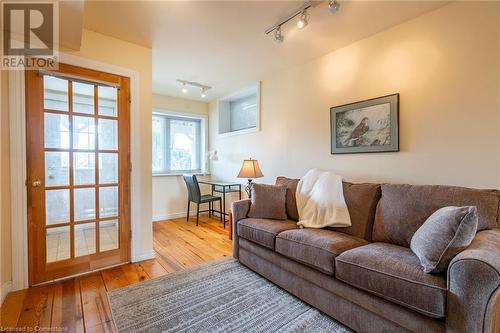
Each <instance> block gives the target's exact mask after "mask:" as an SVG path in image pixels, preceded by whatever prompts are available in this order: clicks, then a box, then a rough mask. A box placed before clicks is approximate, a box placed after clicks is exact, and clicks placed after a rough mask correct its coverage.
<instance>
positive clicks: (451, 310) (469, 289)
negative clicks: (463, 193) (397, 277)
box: [446, 228, 500, 332]
mask: <svg viewBox="0 0 500 333" xmlns="http://www.w3.org/2000/svg"><path fill="white" fill-rule="evenodd" d="M499 287H500V229H498V228H495V229H492V230H485V231H481V232H478V233H477V235H476V237H475V238H474V240H473V241H472V243H471V245H470V246H469V247H468V248H467V249H465V250H464V251H462V252H461V253H459V254H458V255H457V256H456V257H455V258H453V260H452V261H451V263H450V266H449V267H448V297H447V316H446V331H447V332H489V331H490V329H491V327H493V326H494V321H495V318H492V316H493V317H494V314H496V313H499V312H500V311H499V309H496V307H498V306H500V302H497V301H495V299H496V298H497V296H496V295H497V293H498V289H499Z"/></svg>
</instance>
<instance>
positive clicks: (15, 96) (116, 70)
mask: <svg viewBox="0 0 500 333" xmlns="http://www.w3.org/2000/svg"><path fill="white" fill-rule="evenodd" d="M59 61H60V62H61V63H65V64H69V65H74V66H80V67H84V68H88V69H93V70H97V71H102V72H107V73H112V74H116V75H121V76H126V77H129V78H130V94H131V103H130V124H131V133H130V135H131V139H130V142H131V147H130V149H131V158H130V159H131V163H132V165H139V164H140V160H139V155H138V149H139V148H138V146H137V145H138V140H136V139H135V138H136V135H137V133H138V128H137V126H138V125H137V124H138V121H137V119H138V113H139V80H140V75H139V72H137V71H135V70H130V69H127V68H123V67H119V66H115V65H110V64H105V63H101V62H98V61H94V60H90V59H86V58H82V57H79V56H75V55H71V54H66V53H62V52H61V53H60V54H59ZM9 73H10V74H9V109H10V111H9V112H10V131H11V133H10V134H11V135H10V137H11V146H10V147H11V179H12V180H11V191H12V206H11V209H12V282H13V284H12V289H13V290H18V289H23V288H27V287H28V237H27V235H28V231H27V227H28V225H27V209H28V205H27V199H26V185H25V184H26V133H25V126H26V119H25V94H24V72H23V71H9ZM138 169H139V168H133V169H132V172H131V184H130V185H131V203H130V204H131V228H132V241H131V260H132V261H136V260H137V258H146V257H147V258H150V257H151V253H153V255H154V252H153V249H152V248H151V249H149V250H148V251H146V252H145V253H138V252H139V251H140V249H141V244H140V243H139V242H140V237H139V235H140V223H141V221H140V218H139V212H140V200H139V197H138V196H139V195H140V191H138V190H136V189H138V188H140V182H139V173H138Z"/></svg>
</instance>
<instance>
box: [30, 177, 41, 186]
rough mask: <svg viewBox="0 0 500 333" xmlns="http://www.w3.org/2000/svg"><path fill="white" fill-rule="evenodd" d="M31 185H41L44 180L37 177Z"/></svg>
mask: <svg viewBox="0 0 500 333" xmlns="http://www.w3.org/2000/svg"><path fill="white" fill-rule="evenodd" d="M31 185H33V187H40V186H41V185H42V181H41V180H40V179H35V180H34V181H33V183H31Z"/></svg>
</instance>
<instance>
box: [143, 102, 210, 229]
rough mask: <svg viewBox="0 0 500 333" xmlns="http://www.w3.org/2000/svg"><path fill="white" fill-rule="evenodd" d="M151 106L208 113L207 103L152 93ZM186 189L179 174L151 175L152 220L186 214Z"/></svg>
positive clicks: (185, 111) (169, 109)
mask: <svg viewBox="0 0 500 333" xmlns="http://www.w3.org/2000/svg"><path fill="white" fill-rule="evenodd" d="M153 108H156V109H161V110H164V111H167V112H168V111H170V112H176V113H191V114H199V115H208V104H207V103H205V102H198V101H192V100H186V99H182V98H176V97H170V96H164V95H153ZM186 198H187V191H186V185H185V184H184V180H183V179H182V177H181V176H154V177H153V197H152V204H153V220H154V221H159V220H165V219H169V218H175V217H180V216H185V215H186V212H185V210H186Z"/></svg>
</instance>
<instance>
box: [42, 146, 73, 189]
mask: <svg viewBox="0 0 500 333" xmlns="http://www.w3.org/2000/svg"><path fill="white" fill-rule="evenodd" d="M45 185H46V186H68V185H69V153H68V152H45Z"/></svg>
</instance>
